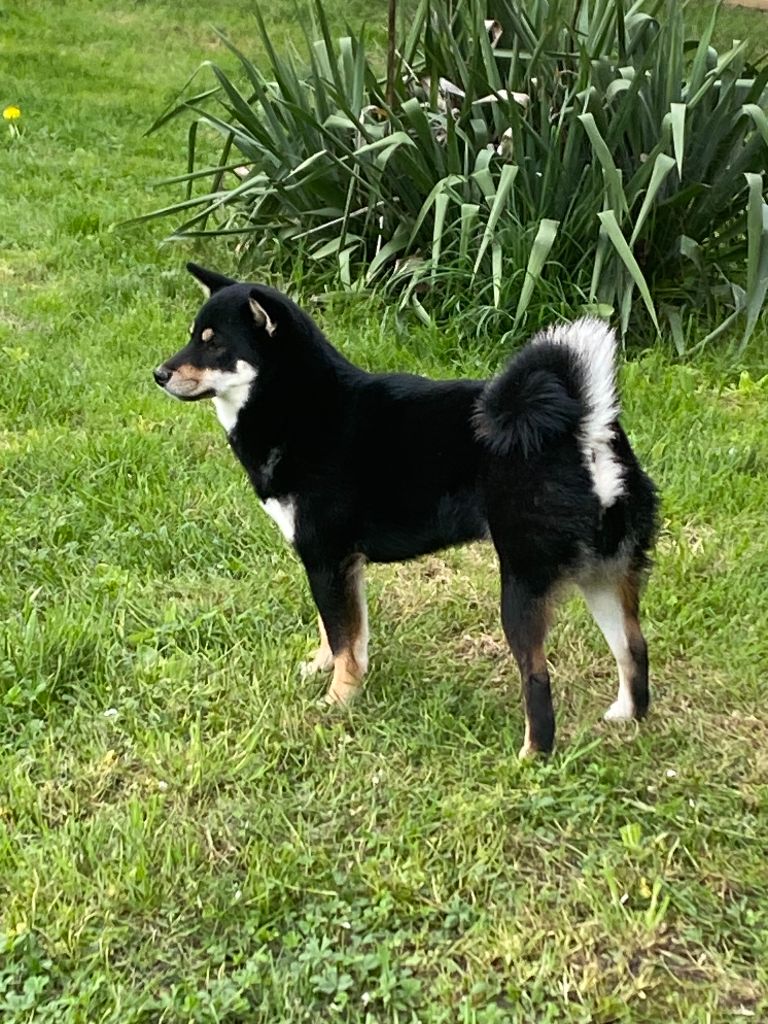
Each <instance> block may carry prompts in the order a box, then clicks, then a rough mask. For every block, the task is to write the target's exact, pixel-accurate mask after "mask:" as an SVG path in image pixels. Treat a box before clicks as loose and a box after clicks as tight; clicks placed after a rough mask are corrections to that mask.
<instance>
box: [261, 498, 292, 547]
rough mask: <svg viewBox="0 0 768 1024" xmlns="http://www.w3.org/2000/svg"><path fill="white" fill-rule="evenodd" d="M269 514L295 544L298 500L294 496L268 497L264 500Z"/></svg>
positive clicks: (264, 506) (288, 539)
mask: <svg viewBox="0 0 768 1024" xmlns="http://www.w3.org/2000/svg"><path fill="white" fill-rule="evenodd" d="M262 507H263V508H264V511H265V512H266V513H267V515H269V516H271V517H272V518H273V519H274V521H275V522H276V523H277V525H278V526H279V527H280V530H281V532H282V534H283V536H284V537H285V539H286V540H287V541H288V542H289V543H290V544H293V538H294V537H295V536H296V502H295V500H294V499H293V498H267V500H266V501H263V502H262Z"/></svg>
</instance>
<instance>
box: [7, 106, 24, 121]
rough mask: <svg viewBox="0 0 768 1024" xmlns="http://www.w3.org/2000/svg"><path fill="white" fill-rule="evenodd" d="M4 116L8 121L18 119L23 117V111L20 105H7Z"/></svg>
mask: <svg viewBox="0 0 768 1024" xmlns="http://www.w3.org/2000/svg"><path fill="white" fill-rule="evenodd" d="M3 117H4V119H5V120H6V121H18V119H19V118H20V117H21V111H20V110H19V108H18V107H6V108H5V110H4V111H3Z"/></svg>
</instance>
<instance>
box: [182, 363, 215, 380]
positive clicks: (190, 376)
mask: <svg viewBox="0 0 768 1024" xmlns="http://www.w3.org/2000/svg"><path fill="white" fill-rule="evenodd" d="M207 372H208V371H207V370H198V369H196V367H194V366H190V365H189V363H185V364H184V366H180V367H179V368H178V369H177V370H174V376H175V377H176V378H177V379H178V380H189V381H194V383H195V384H197V383H198V382H201V381H203V380H205V377H206V374H207Z"/></svg>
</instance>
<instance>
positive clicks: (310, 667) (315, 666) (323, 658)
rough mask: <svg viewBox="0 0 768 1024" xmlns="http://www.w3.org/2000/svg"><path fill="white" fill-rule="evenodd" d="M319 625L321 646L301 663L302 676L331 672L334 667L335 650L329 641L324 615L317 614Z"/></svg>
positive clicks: (305, 677) (307, 676)
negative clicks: (307, 659)
mask: <svg viewBox="0 0 768 1024" xmlns="http://www.w3.org/2000/svg"><path fill="white" fill-rule="evenodd" d="M317 625H318V629H319V630H320V646H319V647H318V648H317V650H316V651H315V653H314V654H313V655H312V657H311V658H310V659H309V661H305V662H303V663H302V665H301V675H302V678H304V679H307V678H309V676H315V675H317V674H318V673H319V672H330V671H331V669H332V668H333V651H332V650H331V645H330V644H329V643H328V634H327V633H326V631H325V626H324V624H323V619H322V616H320V615H318V616H317Z"/></svg>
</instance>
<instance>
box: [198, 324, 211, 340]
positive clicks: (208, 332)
mask: <svg viewBox="0 0 768 1024" xmlns="http://www.w3.org/2000/svg"><path fill="white" fill-rule="evenodd" d="M200 337H201V338H202V339H203V341H210V340H211V338H212V337H213V328H212V327H206V328H205V330H204V331H203V333H202V334H201V335H200Z"/></svg>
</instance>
